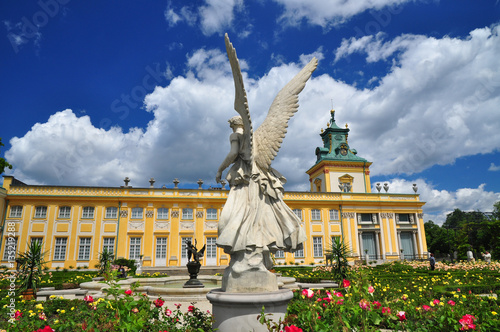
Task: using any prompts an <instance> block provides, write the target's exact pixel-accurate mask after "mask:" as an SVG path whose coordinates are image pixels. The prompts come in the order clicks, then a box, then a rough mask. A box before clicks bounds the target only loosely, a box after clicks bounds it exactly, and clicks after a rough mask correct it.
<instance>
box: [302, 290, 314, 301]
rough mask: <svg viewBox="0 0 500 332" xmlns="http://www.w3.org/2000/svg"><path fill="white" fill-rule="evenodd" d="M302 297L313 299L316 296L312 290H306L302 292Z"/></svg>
mask: <svg viewBox="0 0 500 332" xmlns="http://www.w3.org/2000/svg"><path fill="white" fill-rule="evenodd" d="M302 295H304V296H307V298H309V299H310V298H311V297H313V296H314V292H313V291H312V290H310V289H304V290H302Z"/></svg>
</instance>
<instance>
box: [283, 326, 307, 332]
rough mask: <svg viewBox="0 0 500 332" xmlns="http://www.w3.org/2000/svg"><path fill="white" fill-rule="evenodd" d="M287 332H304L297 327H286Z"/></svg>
mask: <svg viewBox="0 0 500 332" xmlns="http://www.w3.org/2000/svg"><path fill="white" fill-rule="evenodd" d="M285 332H303V331H302V329H301V328H300V327H297V326H295V325H290V326H285Z"/></svg>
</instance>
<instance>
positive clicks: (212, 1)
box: [199, 0, 243, 36]
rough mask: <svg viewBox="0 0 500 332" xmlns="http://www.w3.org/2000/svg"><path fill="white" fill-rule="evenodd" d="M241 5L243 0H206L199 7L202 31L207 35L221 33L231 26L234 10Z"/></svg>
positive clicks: (238, 8)
mask: <svg viewBox="0 0 500 332" xmlns="http://www.w3.org/2000/svg"><path fill="white" fill-rule="evenodd" d="M242 6H243V0H206V5H205V6H202V7H200V9H199V13H200V17H201V26H202V31H203V33H204V34H205V35H207V36H210V35H212V34H214V33H222V32H223V31H224V29H227V28H228V27H230V26H231V23H232V22H233V19H234V11H237V10H241V8H242Z"/></svg>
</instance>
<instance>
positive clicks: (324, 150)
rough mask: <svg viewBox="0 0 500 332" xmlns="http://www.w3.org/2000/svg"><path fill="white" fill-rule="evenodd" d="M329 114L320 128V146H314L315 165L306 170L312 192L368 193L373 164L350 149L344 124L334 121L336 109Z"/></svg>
mask: <svg viewBox="0 0 500 332" xmlns="http://www.w3.org/2000/svg"><path fill="white" fill-rule="evenodd" d="M330 114H331V118H330V122H329V123H327V128H326V129H325V130H323V129H322V130H321V134H320V136H321V139H322V140H323V147H318V148H316V157H317V160H316V164H315V165H314V166H313V167H311V168H310V169H309V170H307V171H306V173H307V174H308V175H309V181H310V182H311V191H312V192H357V193H370V192H371V188H370V170H369V167H370V165H371V164H372V163H371V162H369V161H367V160H366V159H364V158H361V157H359V156H358V155H357V151H356V150H355V149H351V148H350V146H349V143H348V141H347V137H348V134H349V128H348V127H347V124H346V125H345V128H340V127H339V126H337V124H336V123H335V111H334V110H332V111H331V112H330Z"/></svg>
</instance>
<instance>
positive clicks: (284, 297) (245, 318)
mask: <svg viewBox="0 0 500 332" xmlns="http://www.w3.org/2000/svg"><path fill="white" fill-rule="evenodd" d="M292 298H293V293H292V291H291V290H289V289H280V290H278V291H276V292H267V293H253V294H241V293H227V292H223V291H222V290H221V289H214V290H211V291H210V292H209V293H208V294H207V299H208V300H209V301H210V303H211V304H212V313H213V315H214V320H215V322H214V324H213V325H212V327H213V328H214V329H217V331H219V332H240V331H241V332H248V331H254V332H264V331H268V329H267V327H266V326H265V325H262V324H260V323H259V321H258V320H257V316H258V315H260V313H261V311H262V307H264V308H265V309H264V311H265V312H266V313H268V314H272V316H271V318H272V320H273V321H275V322H278V320H279V319H280V318H281V320H283V319H284V318H285V314H286V310H287V305H288V302H289V301H290V300H291V299H292Z"/></svg>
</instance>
